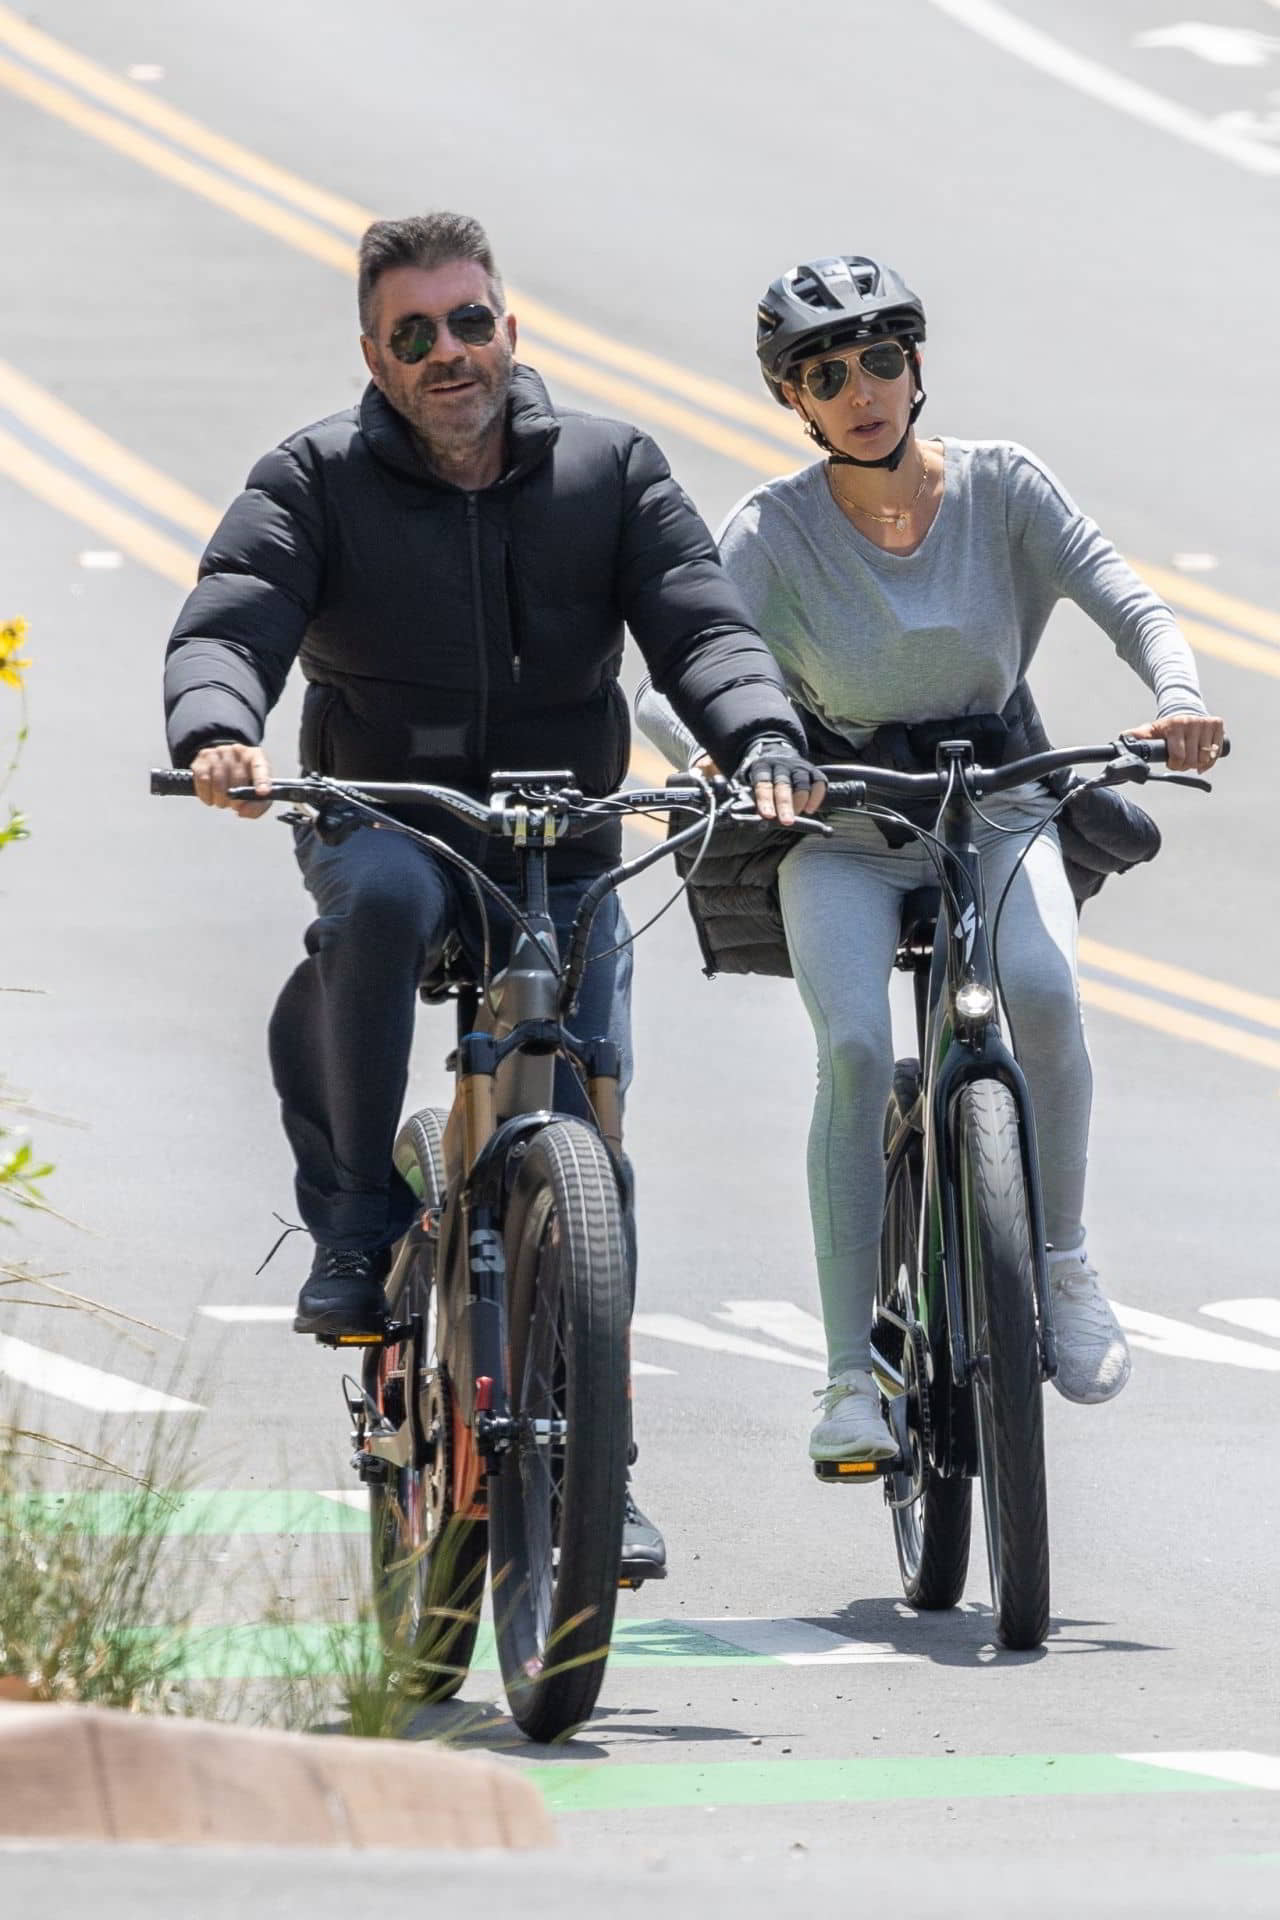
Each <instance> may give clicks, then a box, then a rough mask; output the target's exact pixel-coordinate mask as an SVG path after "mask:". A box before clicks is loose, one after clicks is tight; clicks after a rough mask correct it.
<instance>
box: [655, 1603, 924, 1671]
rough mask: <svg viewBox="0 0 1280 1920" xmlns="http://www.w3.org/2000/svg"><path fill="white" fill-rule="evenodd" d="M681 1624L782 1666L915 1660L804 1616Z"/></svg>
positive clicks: (733, 1617)
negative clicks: (850, 1637) (776, 1661)
mask: <svg viewBox="0 0 1280 1920" xmlns="http://www.w3.org/2000/svg"><path fill="white" fill-rule="evenodd" d="M680 1624H681V1625H682V1626H687V1627H692V1628H695V1629H696V1630H697V1631H699V1632H701V1633H708V1634H710V1635H711V1636H712V1637H713V1638H714V1639H716V1640H726V1641H728V1643H729V1645H730V1646H733V1647H741V1648H742V1651H743V1652H744V1653H760V1654H766V1655H767V1656H768V1657H769V1659H771V1660H779V1661H781V1662H782V1664H783V1666H786V1667H855V1666H869V1665H877V1664H880V1663H882V1662H886V1661H894V1662H900V1661H904V1660H912V1661H914V1660H918V1659H919V1658H920V1656H919V1655H918V1654H914V1653H899V1652H898V1650H897V1648H896V1647H892V1646H890V1645H889V1643H888V1642H887V1641H884V1640H850V1639H847V1638H846V1637H845V1635H844V1634H842V1633H831V1632H829V1631H828V1629H827V1628H826V1627H815V1626H813V1625H812V1624H811V1623H810V1622H809V1621H808V1620H762V1619H758V1618H756V1617H755V1616H753V1615H751V1614H742V1615H733V1614H727V1613H726V1614H722V1615H721V1617H720V1618H719V1619H718V1620H682V1621H681V1623H680Z"/></svg>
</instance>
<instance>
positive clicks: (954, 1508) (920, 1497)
mask: <svg viewBox="0 0 1280 1920" xmlns="http://www.w3.org/2000/svg"><path fill="white" fill-rule="evenodd" d="M919 1093H920V1067H919V1063H918V1062H917V1061H915V1060H899V1061H898V1063H897V1065H896V1066H895V1067H894V1071H893V1091H892V1093H891V1094H890V1096H889V1104H888V1107H887V1109H886V1111H885V1121H884V1144H885V1149H886V1151H887V1150H888V1148H889V1147H890V1145H891V1144H892V1142H893V1141H894V1139H895V1138H896V1137H897V1134H898V1132H899V1129H900V1128H901V1125H902V1123H903V1121H904V1120H905V1119H906V1117H907V1116H908V1115H909V1114H910V1113H911V1111H912V1109H913V1108H914V1106H915V1104H916V1101H917V1099H918V1097H919ZM923 1157H924V1156H923V1140H922V1138H921V1136H920V1135H919V1134H918V1133H917V1134H916V1135H915V1137H914V1138H913V1139H912V1140H911V1142H910V1143H909V1145H908V1146H907V1149H906V1152H905V1153H904V1154H903V1155H902V1157H901V1158H900V1159H899V1161H898V1162H897V1165H896V1167H895V1169H894V1172H893V1174H892V1176H891V1177H890V1180H889V1183H888V1186H887V1188H886V1192H885V1210H884V1224H883V1227H882V1228H881V1236H880V1280H879V1286H878V1290H877V1302H876V1304H877V1306H878V1307H880V1306H883V1307H885V1308H887V1309H888V1311H889V1312H890V1313H892V1314H893V1315H895V1316H896V1317H897V1319H901V1320H905V1321H906V1322H907V1323H908V1324H911V1323H913V1322H915V1320H916V1316H917V1313H918V1304H917V1301H916V1298H915V1288H916V1276H917V1274H918V1272H919V1236H920V1197H921V1186H922V1181H923ZM875 1341H876V1345H877V1346H878V1347H879V1346H881V1345H883V1346H885V1347H889V1346H890V1345H892V1347H893V1349H894V1351H895V1352H896V1353H897V1354H898V1355H899V1356H900V1358H899V1365H900V1368H901V1372H902V1376H903V1379H904V1381H905V1383H906V1390H907V1431H908V1434H909V1437H910V1447H911V1459H910V1462H909V1468H908V1471H906V1472H904V1473H894V1474H890V1475H889V1477H888V1478H887V1480H886V1481H885V1498H886V1500H888V1502H889V1503H890V1506H891V1508H892V1512H893V1540H894V1546H895V1547H896V1548H897V1553H898V1568H899V1571H900V1572H901V1575H902V1590H903V1593H904V1594H905V1595H906V1597H907V1599H908V1600H909V1601H910V1602H911V1604H912V1606H913V1607H919V1608H920V1610H921V1611H922V1612H925V1613H932V1612H940V1611H942V1610H943V1609H945V1608H947V1607H954V1606H956V1605H958V1604H959V1601H960V1598H961V1595H962V1594H963V1593H964V1583H965V1578H966V1575H967V1574H968V1571H969V1535H970V1529H971V1525H972V1514H973V1486H972V1482H971V1481H969V1480H968V1479H965V1478H949V1477H944V1476H943V1475H942V1474H940V1473H939V1472H938V1471H937V1470H936V1468H934V1467H933V1466H932V1464H931V1463H930V1460H929V1454H928V1436H929V1433H930V1430H931V1408H930V1398H929V1376H928V1367H927V1356H926V1351H925V1346H924V1340H923V1331H922V1330H918V1333H917V1337H916V1338H915V1339H914V1340H913V1339H912V1338H911V1336H910V1335H905V1334H903V1332H902V1330H901V1329H900V1328H899V1327H897V1326H896V1324H895V1322H894V1321H891V1320H888V1319H885V1320H883V1321H878V1322H877V1331H876V1335H875Z"/></svg>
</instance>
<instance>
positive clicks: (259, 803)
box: [191, 740, 271, 820]
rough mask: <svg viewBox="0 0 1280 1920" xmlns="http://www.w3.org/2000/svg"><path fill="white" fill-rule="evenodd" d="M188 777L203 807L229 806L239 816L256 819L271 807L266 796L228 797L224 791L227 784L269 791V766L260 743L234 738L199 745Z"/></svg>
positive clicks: (264, 791) (226, 788) (263, 791)
mask: <svg viewBox="0 0 1280 1920" xmlns="http://www.w3.org/2000/svg"><path fill="white" fill-rule="evenodd" d="M191 777H192V779H193V780H194V782H195V790H196V797H197V799H199V800H203V801H204V804H205V805H206V807H229V808H230V809H231V811H232V813H238V814H239V815H240V818H241V819H242V820H257V819H258V818H259V817H260V816H261V815H262V814H264V813H269V812H270V811H271V802H270V800H269V799H264V800H232V799H231V798H230V797H229V794H228V788H230V787H253V788H255V789H256V790H257V792H259V793H262V794H269V793H270V792H271V769H270V767H269V766H268V765H267V756H266V754H265V753H264V752H263V751H262V748H261V747H246V746H245V745H244V744H243V743H242V742H241V741H238V740H229V741H225V742H223V743H222V744H221V745H219V746H213V747H201V749H200V751H199V753H198V754H197V755H196V757H195V759H194V760H193V761H192V762H191Z"/></svg>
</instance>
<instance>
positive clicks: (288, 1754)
mask: <svg viewBox="0 0 1280 1920" xmlns="http://www.w3.org/2000/svg"><path fill="white" fill-rule="evenodd" d="M0 1836H3V1837H7V1838H10V1839H19V1838H21V1839H24V1840H53V1839H58V1840H88V1841H99V1842H101V1841H118V1842H127V1843H137V1842H139V1841H150V1842H153V1843H160V1844H167V1845H173V1846H278V1847H343V1848H353V1847H354V1848H366V1847H401V1848H422V1847H429V1848H437V1847H447V1848H453V1849H458V1848H468V1849H469V1848H478V1847H487V1848H494V1847H502V1848H534V1847H551V1846H554V1845H555V1843H556V1834H555V1828H554V1827H553V1825H552V1822H551V1817H550V1815H549V1814H548V1812H547V1810H546V1808H545V1806H544V1805H543V1801H542V1796H541V1795H540V1793H539V1792H538V1790H537V1788H536V1787H535V1786H534V1785H533V1783H532V1781H530V1780H527V1779H525V1778H524V1777H523V1775H521V1774H520V1773H518V1772H517V1771H516V1769H515V1768H514V1767H508V1766H504V1765H503V1764H502V1763H501V1762H500V1761H496V1760H491V1759H488V1758H486V1757H485V1756H484V1755H482V1754H473V1753H454V1752H451V1751H450V1750H449V1749H447V1748H442V1747H438V1746H431V1745H428V1744H414V1743H406V1742H400V1741H394V1740H356V1739H352V1738H350V1737H349V1736H345V1735H335V1736H330V1735H320V1734H306V1733H276V1732H272V1731H267V1730H257V1729H248V1728H243V1727H222V1726H216V1725H214V1724H212V1723H211V1722H209V1721H203V1720H163V1719H149V1718H146V1717H144V1716H140V1715H136V1714H129V1713H122V1712H117V1711H115V1710H114V1709H110V1708H105V1707H60V1706H59V1707H55V1706H23V1705H18V1704H16V1703H15V1704H13V1705H10V1706H8V1707H6V1708H5V1709H4V1710H3V1711H2V1712H0Z"/></svg>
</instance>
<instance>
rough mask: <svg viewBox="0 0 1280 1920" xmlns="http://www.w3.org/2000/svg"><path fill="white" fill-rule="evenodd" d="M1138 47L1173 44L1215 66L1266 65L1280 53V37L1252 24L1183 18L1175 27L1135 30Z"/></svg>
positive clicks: (1158, 46) (1134, 41)
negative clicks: (1221, 24)
mask: <svg viewBox="0 0 1280 1920" xmlns="http://www.w3.org/2000/svg"><path fill="white" fill-rule="evenodd" d="M1131 45H1133V46H1135V47H1152V48H1160V47H1173V48H1176V49H1179V50H1180V51H1181V52H1183V53H1194V54H1195V56H1196V58H1197V59H1199V60H1207V61H1208V62H1209V64H1210V65H1211V66H1214V67H1265V66H1266V64H1267V62H1268V60H1269V59H1270V58H1271V56H1272V54H1273V53H1280V40H1277V39H1276V38H1275V36H1274V35H1273V34H1270V33H1258V32H1257V31H1256V29H1255V28H1253V27H1219V26H1214V25H1212V24H1211V23H1210V22H1209V21H1208V20H1180V21H1179V22H1178V24H1177V26H1176V27H1152V28H1151V29H1150V30H1149V32H1147V33H1135V34H1134V36H1133V40H1132V42H1131Z"/></svg>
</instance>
